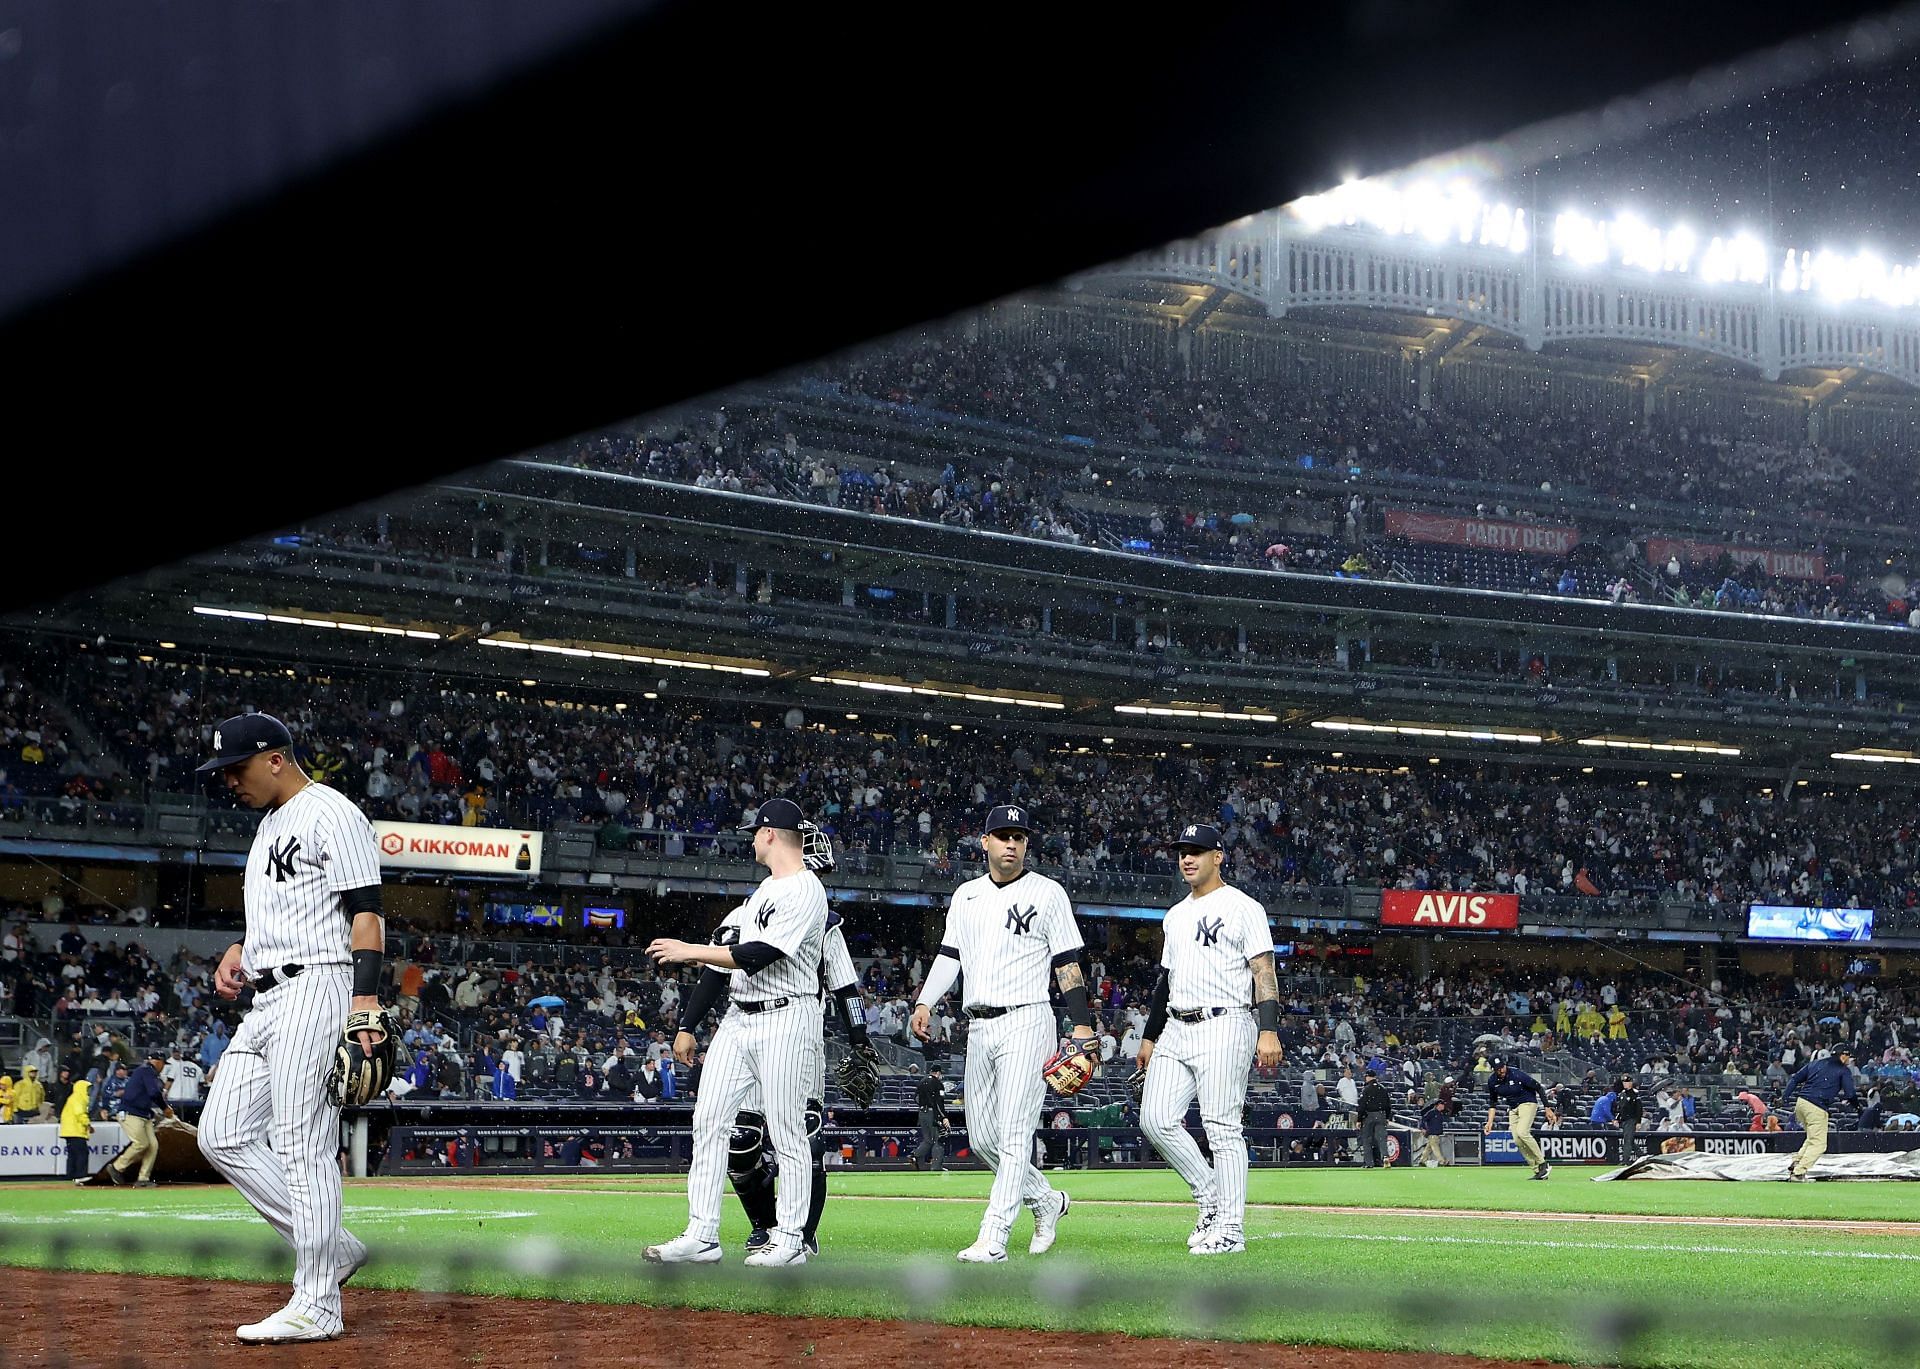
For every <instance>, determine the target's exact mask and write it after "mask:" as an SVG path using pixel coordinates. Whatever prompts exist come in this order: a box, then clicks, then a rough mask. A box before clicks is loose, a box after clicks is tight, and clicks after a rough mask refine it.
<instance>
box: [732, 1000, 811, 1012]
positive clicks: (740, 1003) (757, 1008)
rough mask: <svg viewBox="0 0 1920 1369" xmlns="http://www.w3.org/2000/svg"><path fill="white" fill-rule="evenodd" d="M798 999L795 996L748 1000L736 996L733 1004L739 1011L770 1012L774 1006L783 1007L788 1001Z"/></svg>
mask: <svg viewBox="0 0 1920 1369" xmlns="http://www.w3.org/2000/svg"><path fill="white" fill-rule="evenodd" d="M799 1001H800V1000H799V999H797V998H762V999H757V1000H754V1001H752V1002H749V1001H747V1000H745V999H738V998H736V999H735V1000H734V1002H733V1005H734V1007H736V1008H738V1009H740V1011H741V1012H772V1011H773V1010H774V1009H775V1008H784V1007H786V1006H787V1004H789V1003H797V1002H799Z"/></svg>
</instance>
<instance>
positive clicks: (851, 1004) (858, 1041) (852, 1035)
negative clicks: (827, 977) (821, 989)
mask: <svg viewBox="0 0 1920 1369" xmlns="http://www.w3.org/2000/svg"><path fill="white" fill-rule="evenodd" d="M833 1006H834V1009H835V1011H837V1012H838V1013H839V1014H840V1025H841V1026H843V1027H845V1028H846V1029H847V1040H849V1041H851V1042H853V1044H854V1045H856V1046H864V1045H866V1044H867V1024H866V1021H865V1019H864V1018H862V1017H861V1015H860V986H859V985H858V984H846V985H843V986H841V987H840V988H837V989H835V990H834V991H833Z"/></svg>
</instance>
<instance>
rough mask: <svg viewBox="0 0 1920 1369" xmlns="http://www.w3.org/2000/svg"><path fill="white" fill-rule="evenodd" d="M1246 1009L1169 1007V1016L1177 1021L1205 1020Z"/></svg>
mask: <svg viewBox="0 0 1920 1369" xmlns="http://www.w3.org/2000/svg"><path fill="white" fill-rule="evenodd" d="M1245 1011H1246V1009H1245V1008H1168V1009H1167V1016H1168V1017H1171V1018H1173V1019H1174V1020H1175V1021H1176V1022H1205V1021H1206V1020H1207V1019H1208V1018H1209V1017H1225V1016H1226V1015H1227V1014H1228V1013H1230V1012H1245Z"/></svg>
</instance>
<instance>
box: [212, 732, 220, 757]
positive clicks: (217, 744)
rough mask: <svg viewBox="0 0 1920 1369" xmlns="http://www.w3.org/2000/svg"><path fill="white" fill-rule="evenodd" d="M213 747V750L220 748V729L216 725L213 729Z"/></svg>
mask: <svg viewBox="0 0 1920 1369" xmlns="http://www.w3.org/2000/svg"><path fill="white" fill-rule="evenodd" d="M213 749H214V750H215V751H218V750H219V749H220V729H219V728H217V727H216V728H215V729H214V730H213Z"/></svg>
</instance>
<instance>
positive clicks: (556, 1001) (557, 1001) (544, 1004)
mask: <svg viewBox="0 0 1920 1369" xmlns="http://www.w3.org/2000/svg"><path fill="white" fill-rule="evenodd" d="M527 1006H528V1007H529V1008H564V1007H566V1006H567V1000H566V999H564V998H561V997H559V996H558V995H556V994H550V993H548V994H541V995H540V997H538V998H536V999H534V1000H533V1001H532V1002H531V1003H529V1004H527Z"/></svg>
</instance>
